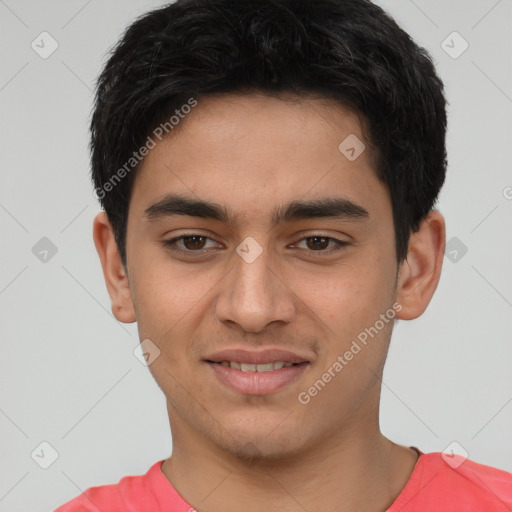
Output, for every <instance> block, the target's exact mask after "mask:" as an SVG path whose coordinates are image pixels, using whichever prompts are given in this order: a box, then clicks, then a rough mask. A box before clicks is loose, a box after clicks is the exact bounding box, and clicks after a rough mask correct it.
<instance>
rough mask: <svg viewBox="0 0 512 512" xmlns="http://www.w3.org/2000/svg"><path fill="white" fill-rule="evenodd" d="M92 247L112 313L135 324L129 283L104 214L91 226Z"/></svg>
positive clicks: (123, 320)
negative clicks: (98, 258) (94, 248)
mask: <svg viewBox="0 0 512 512" xmlns="http://www.w3.org/2000/svg"><path fill="white" fill-rule="evenodd" d="M93 238H94V245H95V246H96V250H97V251H98V256H99V257H100V261H101V266H102V268H103V277H104V279H105V284H106V285H107V290H108V294H109V295H110V302H111V304H112V313H113V315H114V316H115V317H116V319H117V320H119V321H120V322H124V323H131V322H135V309H134V307H133V302H132V297H131V292H130V283H129V281H128V276H127V274H126V270H125V268H124V265H123V262H122V259H121V255H120V253H119V249H118V247H117V243H116V240H115V237H114V232H113V230H112V226H111V225H110V222H109V220H108V217H107V214H106V213H105V212H103V211H102V212H100V213H98V215H96V218H95V219H94V225H93Z"/></svg>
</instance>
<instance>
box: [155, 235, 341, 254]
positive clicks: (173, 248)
mask: <svg viewBox="0 0 512 512" xmlns="http://www.w3.org/2000/svg"><path fill="white" fill-rule="evenodd" d="M192 237H200V238H204V239H206V240H211V241H213V242H215V240H213V239H212V238H210V237H208V236H205V235H202V234H200V233H186V234H184V235H180V236H177V237H175V238H172V239H170V240H164V241H163V245H164V246H165V247H167V248H169V249H170V250H171V251H173V252H175V253H178V254H185V255H187V256H190V255H202V254H205V252H207V251H208V249H202V250H197V251H193V250H191V249H186V250H185V249H179V248H177V247H176V245H175V244H176V242H179V241H180V240H183V239H185V238H192ZM310 238H325V239H326V240H329V241H330V242H331V241H332V242H334V243H335V244H336V246H335V247H334V248H331V249H324V250H318V251H314V250H310V249H304V250H306V251H307V252H309V253H313V254H314V253H320V255H321V254H332V253H336V252H338V251H341V250H343V249H344V248H345V246H347V245H350V242H345V241H344V240H338V239H337V238H333V237H331V236H323V235H309V236H305V237H303V238H301V239H300V240H299V242H302V241H304V240H308V239H310Z"/></svg>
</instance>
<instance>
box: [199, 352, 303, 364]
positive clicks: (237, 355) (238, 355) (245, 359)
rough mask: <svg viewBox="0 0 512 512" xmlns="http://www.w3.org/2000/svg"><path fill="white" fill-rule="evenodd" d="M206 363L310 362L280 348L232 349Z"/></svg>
mask: <svg viewBox="0 0 512 512" xmlns="http://www.w3.org/2000/svg"><path fill="white" fill-rule="evenodd" d="M205 360H206V361H213V362H215V363H220V362H222V361H236V362H238V363H246V364H265V363H277V362H279V361H282V362H284V363H303V362H309V360H308V359H307V358H306V357H302V356H301V355H299V354H295V353H294V352H290V351H289V350H283V349H279V348H265V349H263V350H257V351H256V350H247V349H244V348H230V349H225V350H221V351H219V352H215V353H212V354H210V355H209V356H208V357H206V358H205Z"/></svg>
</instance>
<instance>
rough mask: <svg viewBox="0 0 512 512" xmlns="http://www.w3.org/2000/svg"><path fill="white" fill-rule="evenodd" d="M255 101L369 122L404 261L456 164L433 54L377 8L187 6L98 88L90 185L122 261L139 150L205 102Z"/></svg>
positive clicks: (282, 0)
mask: <svg viewBox="0 0 512 512" xmlns="http://www.w3.org/2000/svg"><path fill="white" fill-rule="evenodd" d="M251 92H260V93H264V94H268V95H273V96H276V95H277V96H279V95H284V94H287V93H291V94H293V95H298V96H299V97H301V96H302V97H308V96H311V95H315V96H317V97H321V98H326V99H334V100H336V101H338V102H339V103H340V104H341V105H343V106H345V107H348V108H350V109H353V110H354V111H355V112H356V113H358V115H359V116H360V118H361V117H362V119H363V120H364V126H365V132H366V133H365V137H366V138H367V141H368V143H369V145H370V147H371V153H370V154H371V156H372V161H373V162H374V165H375V171H376V174H377V176H378V178H379V179H380V180H381V181H382V182H383V183H385V184H386V186H387V188H388V189H389V192H390V197H391V203H392V208H393V219H394V228H395V243H396V257H397V262H398V263H399V262H401V261H403V260H404V259H405V258H406V256H407V249H408V244H409V237H410V234H411V233H412V232H415V231H417V230H418V229H419V226H420V222H421V221H422V220H423V219H424V218H425V217H426V215H427V214H428V213H429V211H430V210H432V208H433V207H434V204H435V201H436V199H437V196H438V193H439V191H440V189H441V187H442V185H443V183H444V179H445V174H446V166H447V160H446V149H445V137H446V100H445V97H444V91H443V83H442V81H441V79H440V78H439V77H438V75H437V74H436V71H435V67H434V64H433V62H432V58H431V57H430V55H429V54H428V52H427V51H426V50H425V49H424V48H422V47H419V46H418V45H417V44H416V43H415V42H414V41H413V40H412V39H411V37H410V36H409V35H408V34H407V33H406V32H405V31H404V30H402V29H401V28H400V27H399V26H398V25H397V24H396V22H395V21H394V20H393V18H391V17H390V16H389V15H388V14H387V13H385V12H384V11H383V10H382V9H381V8H380V7H378V6H377V5H375V4H373V3H372V2H370V1H369V0H244V1H240V0H177V1H176V2H174V3H171V4H169V5H166V6H165V7H162V8H159V9H156V10H153V11H150V12H148V13H146V14H144V15H143V16H141V17H139V18H138V19H137V20H136V21H135V22H134V23H133V24H132V25H130V26H129V27H128V28H127V29H126V31H125V33H124V35H123V36H122V38H121V39H120V40H119V42H118V43H117V44H116V45H115V46H114V48H113V49H112V50H111V54H110V56H109V58H108V60H107V63H106V65H105V67H104V69H103V71H102V73H101V75H100V76H99V78H98V82H97V89H96V96H95V105H94V110H93V114H92V120H91V142H90V149H91V160H92V177H93V181H94V186H95V191H96V195H97V197H99V199H100V201H101V204H102V206H103V208H104V209H105V211H106V213H107V216H108V218H109V221H110V223H111V225H112V228H113V231H114V236H115V238H116V242H117V245H118V248H119V251H120V254H121V257H122V260H123V263H124V264H126V247H125V245H126V228H127V218H128V210H129V201H130V194H131V190H132V185H133V180H134V176H135V174H136V171H137V168H138V166H139V162H140V161H141V160H142V156H141V151H142V154H144V151H143V149H142V150H140V148H143V147H144V146H145V145H146V146H147V145H148V143H149V141H150V139H151V140H153V138H154V137H152V134H154V133H155V128H156V127H158V126H161V127H164V129H165V132H166V134H167V133H170V131H171V130H172V128H173V125H174V123H175V121H174V122H173V121H172V119H171V118H172V117H175V118H176V119H177V116H176V115H175V114H180V113H182V112H186V110H184V106H188V105H190V106H194V105H195V104H197V101H200V99H201V97H205V96H207V95H214V94H215V95H218V94H223V93H224V94H227V93H242V94H244V93H248V94H249V93H251ZM194 102H195V104H194ZM187 108H188V110H190V107H187ZM180 117H183V116H182V115H180ZM160 132H161V133H160ZM160 132H158V133H159V134H160V135H161V134H162V133H163V131H162V129H160ZM340 142H341V141H340Z"/></svg>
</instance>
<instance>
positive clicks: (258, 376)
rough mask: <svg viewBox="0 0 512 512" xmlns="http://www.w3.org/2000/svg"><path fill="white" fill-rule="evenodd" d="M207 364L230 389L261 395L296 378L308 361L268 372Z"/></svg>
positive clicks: (302, 371) (278, 388)
mask: <svg viewBox="0 0 512 512" xmlns="http://www.w3.org/2000/svg"><path fill="white" fill-rule="evenodd" d="M208 365H209V366H210V367H211V368H212V370H213V371H214V372H215V375H216V376H217V377H218V378H219V380H220V381H221V382H222V383H223V384H225V385H227V386H228V387H230V388H231V389H234V390H235V391H238V392H239V393H243V394H244V395H252V396H258V395H260V396H261V395H269V394H270V393H275V392H276V391H279V390H280V389H282V388H284V387H285V386H287V385H288V384H290V383H291V382H293V381H294V380H296V379H298V378H299V377H300V376H301V375H302V374H303V373H304V371H305V370H306V368H307V367H308V366H309V363H301V364H298V365H296V366H288V367H285V368H281V369H279V370H271V371H268V372H243V371H242V370H237V369H236V368H231V367H230V366H222V365H221V364H218V363H208Z"/></svg>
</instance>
